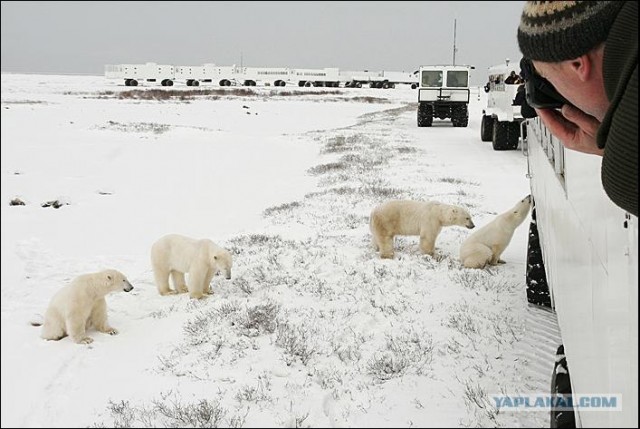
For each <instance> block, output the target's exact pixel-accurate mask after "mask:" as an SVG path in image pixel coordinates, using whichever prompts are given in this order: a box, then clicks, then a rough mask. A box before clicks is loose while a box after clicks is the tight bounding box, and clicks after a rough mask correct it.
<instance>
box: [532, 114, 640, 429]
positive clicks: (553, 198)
mask: <svg viewBox="0 0 640 429" xmlns="http://www.w3.org/2000/svg"><path fill="white" fill-rule="evenodd" d="M529 131H530V132H532V133H533V134H534V135H532V136H531V137H530V138H528V141H529V148H528V152H529V165H530V174H531V187H532V194H533V196H534V198H535V202H536V213H537V224H538V230H539V232H540V240H541V244H542V247H543V249H542V250H543V256H544V261H545V267H546V270H547V277H548V283H549V285H550V287H551V288H552V294H553V298H554V303H555V307H556V311H557V313H558V322H559V325H560V330H561V332H562V337H563V342H564V345H565V352H566V356H567V362H568V365H569V372H570V374H571V379H572V384H573V392H574V393H580V394H607V393H608V394H622V397H623V411H622V412H583V413H581V414H580V421H581V422H582V424H583V425H584V426H586V427H602V426H608V427H627V426H634V425H635V426H637V423H638V415H637V400H638V379H637V366H638V355H637V348H638V324H637V311H638V295H637V269H638V260H637V218H634V219H632V220H633V221H634V222H630V221H629V220H627V228H625V220H626V219H625V213H624V212H623V211H622V210H621V209H619V208H618V207H617V206H615V205H614V204H613V203H612V202H611V201H610V200H609V199H608V197H607V196H606V194H605V193H604V191H603V189H602V184H601V182H600V162H601V158H599V157H596V156H593V155H584V154H581V153H578V152H575V151H565V153H564V167H565V170H564V179H565V183H564V184H563V182H562V180H560V177H558V175H557V174H556V168H555V166H554V165H552V164H551V162H550V161H549V156H548V153H547V151H545V150H544V148H543V147H542V146H541V145H540V144H539V143H538V141H539V140H540V139H542V138H543V136H541V135H540V133H541V131H540V128H536V127H535V126H533V127H530V128H529ZM556 156H557V154H556ZM629 228H635V237H636V238H635V242H634V239H633V238H632V237H633V236H634V235H633V233H630V231H629ZM630 249H634V250H630ZM631 374H633V375H635V376H634V377H630V375H631Z"/></svg>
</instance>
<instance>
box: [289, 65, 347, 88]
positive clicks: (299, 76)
mask: <svg viewBox="0 0 640 429" xmlns="http://www.w3.org/2000/svg"><path fill="white" fill-rule="evenodd" d="M289 80H290V81H291V82H293V84H294V85H296V84H297V85H298V86H324V87H331V88H337V87H338V86H340V73H339V71H338V69H337V68H324V69H291V70H290V71H289Z"/></svg>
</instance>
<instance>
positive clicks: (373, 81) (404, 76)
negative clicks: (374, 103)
mask: <svg viewBox="0 0 640 429" xmlns="http://www.w3.org/2000/svg"><path fill="white" fill-rule="evenodd" d="M340 81H342V82H344V86H345V88H362V87H363V86H369V88H382V89H389V88H391V89H393V88H395V87H396V85H400V84H406V85H411V88H412V89H415V88H417V87H418V79H417V78H416V77H415V73H405V72H394V71H384V70H383V71H369V70H363V71H342V72H340Z"/></svg>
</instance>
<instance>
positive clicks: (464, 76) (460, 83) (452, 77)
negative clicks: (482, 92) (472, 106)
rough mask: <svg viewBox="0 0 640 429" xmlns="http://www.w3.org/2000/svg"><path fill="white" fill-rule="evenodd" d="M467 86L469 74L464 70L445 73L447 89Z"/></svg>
mask: <svg viewBox="0 0 640 429" xmlns="http://www.w3.org/2000/svg"><path fill="white" fill-rule="evenodd" d="M467 86H469V73H467V71H465V70H460V71H449V72H447V87H449V88H460V87H467Z"/></svg>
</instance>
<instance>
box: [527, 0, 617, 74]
mask: <svg viewBox="0 0 640 429" xmlns="http://www.w3.org/2000/svg"><path fill="white" fill-rule="evenodd" d="M624 3H625V2H623V1H528V2H526V4H525V6H524V10H523V11H522V17H521V19H520V26H519V27H518V44H519V45H520V50H521V51H522V54H523V55H524V56H525V57H526V58H529V59H531V60H536V61H544V62H560V61H565V60H572V59H574V58H578V57H579V56H581V55H584V54H586V53H587V52H589V51H590V50H591V49H592V48H595V47H596V46H597V45H599V44H600V43H602V42H604V41H605V40H606V39H607V36H608V35H609V29H610V28H611V26H612V25H613V21H614V20H615V18H616V15H617V14H618V11H620V9H621V8H622V6H623V5H624Z"/></svg>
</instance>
